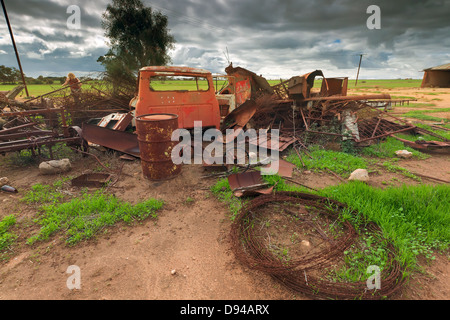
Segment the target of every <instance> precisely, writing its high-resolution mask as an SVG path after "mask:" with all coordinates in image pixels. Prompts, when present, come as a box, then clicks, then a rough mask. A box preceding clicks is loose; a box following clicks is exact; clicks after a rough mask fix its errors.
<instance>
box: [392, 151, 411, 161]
mask: <svg viewBox="0 0 450 320" xmlns="http://www.w3.org/2000/svg"><path fill="white" fill-rule="evenodd" d="M395 154H396V155H397V157H400V158H404V159H409V158H411V157H412V155H413V154H412V152H409V151H408V150H398V151H395Z"/></svg>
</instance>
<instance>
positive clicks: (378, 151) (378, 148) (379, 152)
mask: <svg viewBox="0 0 450 320" xmlns="http://www.w3.org/2000/svg"><path fill="white" fill-rule="evenodd" d="M398 150H407V151H409V152H411V153H412V154H413V157H414V158H416V159H427V158H429V157H430V156H429V155H427V154H425V153H422V152H420V151H417V150H415V149H413V148H410V147H407V146H405V145H404V144H403V142H401V141H399V140H397V139H395V138H392V137H387V138H386V140H384V141H383V142H379V143H376V144H373V145H371V146H368V147H366V148H364V149H363V150H362V153H363V154H365V155H367V156H374V157H378V158H392V157H396V154H395V151H398Z"/></svg>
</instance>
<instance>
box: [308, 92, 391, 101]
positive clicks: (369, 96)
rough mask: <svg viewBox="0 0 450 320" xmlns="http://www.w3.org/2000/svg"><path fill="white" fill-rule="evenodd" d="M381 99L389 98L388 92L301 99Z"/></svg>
mask: <svg viewBox="0 0 450 320" xmlns="http://www.w3.org/2000/svg"><path fill="white" fill-rule="evenodd" d="M372 99H382V100H389V99H391V96H390V95H389V94H365V95H359V96H331V97H312V98H306V99H304V100H303V101H348V100H351V101H357V100H372Z"/></svg>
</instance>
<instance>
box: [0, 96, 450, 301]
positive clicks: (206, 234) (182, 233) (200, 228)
mask: <svg viewBox="0 0 450 320" xmlns="http://www.w3.org/2000/svg"><path fill="white" fill-rule="evenodd" d="M394 90H395V92H399V93H400V94H399V95H408V96H412V95H413V94H414V95H417V96H418V98H419V99H420V100H421V101H419V102H426V101H424V100H426V99H433V98H439V99H442V100H439V101H437V100H434V101H433V103H436V108H441V107H448V105H449V102H450V89H427V91H425V89H416V88H414V89H397V88H396V89H392V91H394ZM434 91H436V92H445V93H444V94H439V95H426V94H423V93H424V92H434ZM389 93H391V92H389ZM391 94H393V93H391ZM101 161H105V162H106V161H107V162H109V163H110V164H111V168H118V167H119V166H120V165H122V163H123V162H124V166H123V170H122V174H121V176H120V179H119V180H118V182H117V183H116V184H115V185H114V187H113V188H111V189H110V192H112V193H114V194H115V195H116V196H117V197H119V198H121V199H124V200H126V201H129V202H131V203H137V202H139V201H142V200H145V199H148V198H150V197H154V198H159V199H163V200H164V201H165V206H164V207H163V209H162V210H161V211H160V212H159V213H158V219H157V220H151V219H149V220H145V221H144V222H142V223H140V224H138V225H134V226H127V225H125V224H119V225H118V226H116V227H114V228H111V229H108V232H107V233H105V234H102V235H99V236H98V237H97V238H95V239H94V240H90V241H87V242H83V243H81V244H78V245H76V246H75V247H68V246H66V245H65V244H64V243H63V241H62V240H61V239H60V238H58V237H54V238H52V239H51V240H49V241H48V242H43V243H39V244H36V245H34V246H32V247H30V246H28V245H26V244H24V240H25V239H26V237H28V236H29V231H30V230H29V229H25V230H23V232H21V233H20V234H19V243H20V244H19V245H18V246H16V247H15V248H14V253H13V254H12V255H11V258H10V259H9V260H8V261H3V262H1V263H0V299H2V300H8V299H9V300H22V299H24V300H28V299H38V300H41V299H46V300H47V299H49V300H56V299H63V300H72V299H80V300H91V299H92V300H99V299H100V300H101V299H104V300H113V299H125V300H136V299H144V300H172V299H175V300H186V299H192V300H213V299H214V300H216V299H218V300H292V299H297V300H306V299H307V298H305V297H303V296H302V295H300V294H296V293H294V292H292V291H289V290H288V289H286V288H285V287H283V286H281V285H280V284H279V283H278V282H276V281H274V280H273V279H271V278H270V277H269V276H267V275H265V274H263V273H260V272H257V271H254V270H250V269H248V268H246V267H244V266H242V265H241V264H240V263H239V262H238V261H237V260H236V259H235V257H234V255H233V252H232V251H231V245H230V241H229V232H230V226H231V221H230V219H229V213H228V208H227V207H226V205H225V204H223V203H221V202H219V201H218V200H217V199H216V198H215V197H214V196H213V195H212V194H211V192H210V191H209V188H210V186H212V185H213V184H214V183H215V181H216V179H215V178H202V177H201V176H202V175H203V174H205V172H204V168H203V167H202V166H198V165H197V166H196V165H189V166H184V167H183V169H182V173H181V174H180V175H179V176H178V177H176V178H174V179H172V180H168V181H163V182H149V181H148V180H146V179H145V178H144V177H143V176H142V173H141V166H140V163H139V161H137V160H136V161H124V160H119V159H117V158H114V157H111V156H106V155H105V156H102V158H101ZM72 164H73V168H72V170H71V172H70V173H69V174H70V175H71V176H76V175H78V174H81V173H84V172H89V171H91V170H92V169H93V168H96V167H98V165H99V164H98V162H97V161H96V160H95V159H94V158H93V157H87V158H79V161H75V162H73V163H72ZM399 165H401V166H404V167H406V168H408V169H410V170H411V171H414V172H417V173H422V174H426V175H429V176H433V177H435V178H439V179H443V180H447V181H450V169H449V168H450V158H449V157H448V155H445V154H433V155H432V157H431V158H429V159H426V160H402V161H400V163H399ZM0 176H7V177H8V178H9V180H10V181H11V185H13V186H14V187H15V188H17V189H18V190H19V193H17V194H9V193H4V192H3V193H0V218H1V217H4V216H5V215H9V214H12V213H14V214H17V215H18V217H19V218H18V219H19V220H20V219H30V218H31V217H32V216H33V215H34V214H35V212H34V211H33V210H32V209H31V208H30V207H29V206H26V205H25V204H23V203H20V202H19V199H20V198H21V197H22V196H23V195H24V194H25V193H26V191H27V190H29V188H30V186H31V185H32V184H34V183H51V182H52V181H54V180H57V179H59V178H60V177H59V176H43V175H41V174H40V173H39V170H38V168H37V165H32V166H29V167H26V168H24V167H16V166H12V165H8V166H7V165H5V164H2V165H1V166H0ZM393 178H395V179H393ZM294 179H295V180H296V181H298V182H300V183H302V184H305V185H307V186H309V187H312V188H322V187H325V186H327V185H333V184H338V183H342V182H341V181H340V180H339V179H338V178H336V177H334V176H333V175H330V174H328V173H305V172H296V173H295V175H294ZM386 181H390V182H391V183H392V184H394V185H400V184H401V183H411V184H415V183H417V182H415V181H413V180H411V179H408V178H406V177H404V176H402V175H400V174H396V173H390V172H386V171H384V170H383V169H382V168H380V170H379V171H378V172H375V173H372V174H371V181H370V184H371V185H373V186H375V187H381V188H383V187H386V183H385V182H386ZM423 183H436V182H433V181H432V180H429V181H428V180H424V181H423ZM69 191H71V190H69ZM72 192H76V190H75V189H73V190H72ZM187 199H193V200H194V201H186V200H187ZM29 228H33V227H32V226H30V227H29ZM34 228H35V227H34ZM19 232H20V230H19ZM448 261H449V260H448V252H447V253H446V254H443V255H437V257H436V260H435V261H434V262H433V263H432V264H427V263H426V262H425V261H424V262H423V266H424V270H425V272H424V273H423V274H416V275H414V276H413V277H411V279H410V281H409V282H408V283H407V284H406V285H405V286H404V288H403V290H402V292H401V293H400V294H399V295H398V296H396V297H394V298H393V299H394V300H398V299H406V300H438V299H439V300H441V299H444V300H448V299H449V298H450V291H449V288H450V282H449V271H450V268H449V263H448ZM71 265H76V266H79V267H80V270H81V289H80V290H69V289H68V288H67V286H66V281H67V279H68V277H69V276H70V275H69V274H68V273H66V270H67V268H68V267H69V266H71Z"/></svg>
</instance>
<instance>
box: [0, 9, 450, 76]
mask: <svg viewBox="0 0 450 320" xmlns="http://www.w3.org/2000/svg"><path fill="white" fill-rule="evenodd" d="M143 2H144V4H145V5H147V6H150V7H152V8H153V9H154V10H157V11H161V12H162V13H163V14H165V15H167V16H168V18H169V28H170V30H171V33H172V35H173V36H174V37H175V39H176V45H175V48H174V49H173V51H171V57H172V64H173V65H184V66H191V67H200V68H205V69H208V70H210V71H212V72H213V73H223V72H224V68H225V67H226V66H227V65H228V63H229V62H233V65H234V66H241V67H244V68H247V69H250V70H252V71H254V72H255V73H258V74H262V75H263V76H265V77H267V78H271V79H279V78H287V77H291V76H294V75H299V74H304V73H307V72H310V71H313V70H316V69H321V70H323V71H324V74H325V75H326V76H348V77H350V78H355V76H356V70H357V66H358V62H359V57H360V56H359V55H360V54H364V56H363V59H362V65H361V72H360V78H385V79H386V78H421V77H422V75H423V73H422V72H421V71H422V70H423V69H425V68H427V67H431V66H435V65H439V64H444V63H448V62H449V60H450V50H449V49H450V38H449V36H448V35H449V34H450V24H449V22H448V21H449V20H448V16H449V14H450V1H444V0H428V1H411V0H397V1H392V0H390V1H386V0H383V1H377V0H375V1H374V0H370V1H369V0H359V1H349V0H336V1H331V0H320V1H306V0H305V1H304V0H280V1H273V0H258V1H256V0H253V1H248V0H247V1H245V0H213V1H201V0H151V1H146V0H144V1H143ZM108 3H109V1H107V0H104V1H85V0H84V1H76V0H52V1H51V0H41V1H33V0H5V4H6V6H7V9H8V14H9V18H10V21H11V25H12V27H13V31H14V35H15V39H16V43H17V47H18V49H19V53H20V56H21V61H22V66H23V69H24V71H25V73H26V74H27V75H30V76H37V75H40V74H43V75H63V74H65V73H67V72H69V71H74V72H78V73H82V74H89V73H92V72H96V71H101V70H102V67H101V65H100V64H99V63H98V62H97V58H98V57H99V56H100V55H103V54H105V53H106V51H107V50H108V46H107V39H105V38H104V31H103V29H102V28H101V16H102V13H103V12H104V11H105V9H106V5H107V4H108ZM70 5H77V6H78V7H79V8H80V9H81V28H80V29H79V30H71V29H68V28H67V19H68V17H69V16H70V14H69V13H67V8H68V7H69V6H70ZM370 5H377V6H379V8H380V10H381V29H368V28H367V24H366V22H367V19H368V18H369V17H370V16H371V13H367V8H368V7H369V6H370ZM0 64H5V65H8V66H16V65H17V62H16V60H15V56H14V51H13V48H12V45H11V40H10V38H9V34H8V30H7V27H6V23H5V19H4V17H3V15H0Z"/></svg>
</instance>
